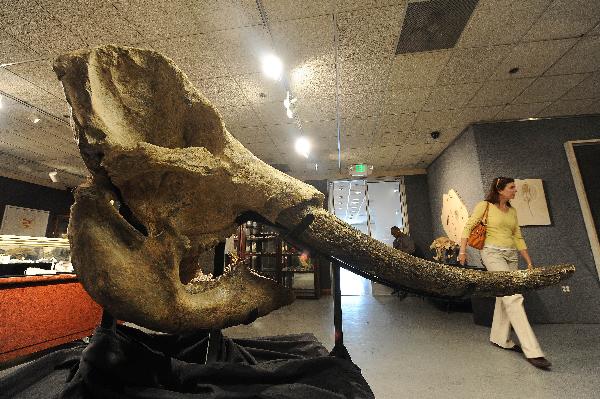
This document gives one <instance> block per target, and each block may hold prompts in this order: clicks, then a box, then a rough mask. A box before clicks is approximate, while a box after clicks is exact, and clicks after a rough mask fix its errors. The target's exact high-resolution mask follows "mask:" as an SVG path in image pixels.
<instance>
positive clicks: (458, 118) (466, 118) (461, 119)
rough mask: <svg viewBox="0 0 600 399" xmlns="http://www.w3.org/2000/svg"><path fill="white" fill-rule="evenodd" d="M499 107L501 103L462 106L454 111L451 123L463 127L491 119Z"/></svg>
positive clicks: (500, 107)
mask: <svg viewBox="0 0 600 399" xmlns="http://www.w3.org/2000/svg"><path fill="white" fill-rule="evenodd" d="M501 109H502V106H501V105H495V106H489V107H468V108H463V109H461V110H460V111H457V112H456V114H455V116H454V119H453V120H452V122H451V125H452V126H454V127H459V128H464V127H466V126H468V125H470V124H472V123H475V122H484V121H491V120H494V119H495V116H496V114H498V112H499V111H500V110H501Z"/></svg>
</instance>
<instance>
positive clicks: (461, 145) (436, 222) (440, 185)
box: [427, 128, 484, 265]
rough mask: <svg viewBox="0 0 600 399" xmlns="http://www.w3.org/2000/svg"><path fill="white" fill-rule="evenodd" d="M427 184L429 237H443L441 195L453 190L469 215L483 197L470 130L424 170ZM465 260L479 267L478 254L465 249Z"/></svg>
mask: <svg viewBox="0 0 600 399" xmlns="http://www.w3.org/2000/svg"><path fill="white" fill-rule="evenodd" d="M427 182H428V186H429V200H430V202H431V222H432V228H433V237H434V238H437V237H440V236H445V235H446V232H445V231H444V228H443V226H442V221H441V219H440V216H441V214H442V198H443V195H444V194H446V193H448V191H450V189H454V191H456V192H457V193H458V195H459V196H460V198H461V199H462V201H463V202H464V204H465V205H466V206H467V209H468V210H469V213H470V212H471V211H472V210H473V208H474V207H475V204H477V202H479V201H481V200H482V199H483V196H484V194H483V186H482V180H481V173H480V170H479V157H478V151H477V144H476V140H475V134H474V131H473V129H472V128H468V129H467V130H465V131H464V132H463V133H462V134H461V135H460V136H459V137H458V138H457V139H456V140H455V141H454V142H453V143H452V144H451V145H450V146H448V148H446V150H445V151H444V152H443V153H442V154H441V155H440V156H439V157H438V158H437V159H436V160H435V161H434V162H433V163H432V164H431V165H430V166H429V167H428V168H427ZM468 257H469V260H468V262H469V264H473V265H481V262H480V258H479V253H478V251H475V250H473V249H471V248H469V249H468Z"/></svg>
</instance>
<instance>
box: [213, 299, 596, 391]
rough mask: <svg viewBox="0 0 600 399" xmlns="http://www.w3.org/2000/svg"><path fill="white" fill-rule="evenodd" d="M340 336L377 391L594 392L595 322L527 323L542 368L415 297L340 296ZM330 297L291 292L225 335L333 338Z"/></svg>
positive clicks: (467, 321) (463, 316)
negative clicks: (284, 303)
mask: <svg viewBox="0 0 600 399" xmlns="http://www.w3.org/2000/svg"><path fill="white" fill-rule="evenodd" d="M342 304H343V312H344V340H345V343H346V346H347V348H348V350H349V352H350V355H351V356H352V360H353V361H354V362H355V363H356V364H357V365H358V366H359V367H360V368H361V369H362V371H363V375H364V376H365V378H366V379H367V381H368V382H369V384H370V385H371V388H372V390H373V392H374V393H375V397H376V398H377V399H398V398H420V399H426V398H436V399H437V398H486V399H488V398H489V399H492V398H502V399H505V398H528V399H535V398H569V397H570V398H580V399H583V398H597V397H598V389H600V377H599V376H600V324H585V325H582V324H546V325H535V326H534V330H535V331H536V333H537V336H538V339H539V341H540V343H541V345H542V348H543V349H544V351H545V352H546V355H547V357H548V358H549V359H550V360H551V361H552V362H553V363H554V367H553V370H552V371H550V372H547V371H542V370H539V369H536V368H534V367H533V366H531V365H530V364H529V363H527V362H526V361H525V360H523V358H522V357H521V356H522V355H520V354H518V353H514V352H510V351H503V350H500V349H497V348H494V347H492V346H491V345H490V344H489V343H488V333H489V329H488V328H486V327H481V326H477V325H475V324H474V323H473V321H472V314H470V313H458V312H452V313H447V312H444V311H440V310H438V309H437V308H436V307H434V306H433V305H432V304H430V303H429V302H427V301H424V300H422V299H419V298H413V297H409V298H406V299H404V300H400V299H399V298H397V297H392V296H377V297H371V296H345V297H342ZM332 313H333V304H332V298H331V297H330V296H328V297H323V298H321V299H320V300H297V301H296V302H295V303H294V304H292V305H291V306H289V307H287V308H284V309H280V310H278V311H276V312H273V313H272V314H270V315H268V316H266V317H263V318H261V319H259V320H257V321H255V322H254V323H252V324H251V325H249V326H238V327H233V328H229V329H227V330H225V334H226V335H228V336H230V337H252V336H266V335H276V334H287V333H295V332H313V333H314V334H315V335H316V336H317V338H318V339H319V340H320V341H321V342H322V343H323V344H324V345H325V346H326V347H327V348H331V347H332V345H333V336H332V330H333V325H332V323H333V321H332V320H333V316H332Z"/></svg>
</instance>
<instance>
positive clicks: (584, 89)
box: [561, 72, 600, 100]
mask: <svg viewBox="0 0 600 399" xmlns="http://www.w3.org/2000/svg"><path fill="white" fill-rule="evenodd" d="M598 97H600V72H596V73H593V74H592V75H590V77H589V78H587V79H584V80H582V81H581V83H579V84H578V85H577V86H575V87H573V88H572V89H571V90H569V91H568V92H567V93H566V94H565V95H564V96H562V97H561V100H577V99H583V98H598Z"/></svg>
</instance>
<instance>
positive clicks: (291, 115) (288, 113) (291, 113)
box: [285, 108, 294, 119]
mask: <svg viewBox="0 0 600 399" xmlns="http://www.w3.org/2000/svg"><path fill="white" fill-rule="evenodd" d="M285 114H286V115H287V117H288V118H290V119H293V118H294V113H293V112H292V110H291V109H289V108H288V109H287V110H286V111H285Z"/></svg>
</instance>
